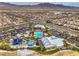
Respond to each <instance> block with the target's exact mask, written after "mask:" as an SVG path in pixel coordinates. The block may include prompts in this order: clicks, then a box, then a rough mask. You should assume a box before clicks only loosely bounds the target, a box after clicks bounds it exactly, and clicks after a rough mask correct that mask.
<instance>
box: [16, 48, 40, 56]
mask: <svg viewBox="0 0 79 59" xmlns="http://www.w3.org/2000/svg"><path fill="white" fill-rule="evenodd" d="M17 56H41V54H39V53H37V52H35V51H33V50H28V49H19V50H17Z"/></svg>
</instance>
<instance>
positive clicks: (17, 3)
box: [8, 2, 79, 7]
mask: <svg viewBox="0 0 79 59" xmlns="http://www.w3.org/2000/svg"><path fill="white" fill-rule="evenodd" d="M8 3H11V4H16V5H36V4H39V3H44V2H8ZM46 3H47V2H46ZM48 3H53V4H62V5H65V6H76V7H79V2H48Z"/></svg>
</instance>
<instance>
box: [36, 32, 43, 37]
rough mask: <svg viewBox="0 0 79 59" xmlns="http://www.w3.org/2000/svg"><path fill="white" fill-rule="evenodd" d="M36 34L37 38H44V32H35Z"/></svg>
mask: <svg viewBox="0 0 79 59" xmlns="http://www.w3.org/2000/svg"><path fill="white" fill-rule="evenodd" d="M34 34H35V37H36V38H42V37H43V33H42V32H39V31H38V32H35V33H34Z"/></svg>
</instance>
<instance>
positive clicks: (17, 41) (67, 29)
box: [0, 2, 79, 56]
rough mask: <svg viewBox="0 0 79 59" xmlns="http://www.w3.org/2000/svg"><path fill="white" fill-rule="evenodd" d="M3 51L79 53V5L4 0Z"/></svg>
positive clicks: (0, 19) (0, 10)
mask: <svg viewBox="0 0 79 59" xmlns="http://www.w3.org/2000/svg"><path fill="white" fill-rule="evenodd" d="M0 50H1V51H0V53H1V54H0V55H4V56H5V55H9V56H10V55H13V56H28V55H29V56H36V55H38V56H43V55H51V56H79V7H73V6H64V5H60V4H52V3H39V4H36V5H14V4H10V3H3V2H0Z"/></svg>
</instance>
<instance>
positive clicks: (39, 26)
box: [34, 24, 45, 29]
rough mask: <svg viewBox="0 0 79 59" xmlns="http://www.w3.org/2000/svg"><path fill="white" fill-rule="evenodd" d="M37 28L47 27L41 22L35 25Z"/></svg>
mask: <svg viewBox="0 0 79 59" xmlns="http://www.w3.org/2000/svg"><path fill="white" fill-rule="evenodd" d="M34 27H35V28H42V29H45V26H44V25H40V24H37V25H35V26H34Z"/></svg>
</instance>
